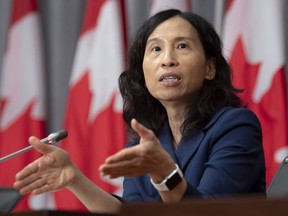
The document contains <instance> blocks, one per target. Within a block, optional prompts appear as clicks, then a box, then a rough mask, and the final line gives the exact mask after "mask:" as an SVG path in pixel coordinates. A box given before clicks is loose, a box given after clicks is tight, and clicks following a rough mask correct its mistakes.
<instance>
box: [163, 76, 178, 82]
mask: <svg viewBox="0 0 288 216" xmlns="http://www.w3.org/2000/svg"><path fill="white" fill-rule="evenodd" d="M177 80H178V79H177V78H176V77H172V76H171V77H165V78H164V79H163V81H168V82H169V81H170V82H172V81H177Z"/></svg>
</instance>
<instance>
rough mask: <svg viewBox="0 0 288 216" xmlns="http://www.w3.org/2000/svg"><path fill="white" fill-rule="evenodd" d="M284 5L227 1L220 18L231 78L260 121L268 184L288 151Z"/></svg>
mask: <svg viewBox="0 0 288 216" xmlns="http://www.w3.org/2000/svg"><path fill="white" fill-rule="evenodd" d="M282 7H283V2H282V1H281V0H277V1H272V0H253V1H251V0H234V1H228V5H227V10H226V14H225V19H224V34H223V41H224V51H225V52H226V56H227V58H228V59H229V60H230V62H231V66H232V69H233V82H234V84H235V86H236V87H238V88H243V89H244V93H243V94H242V97H243V99H244V100H245V102H246V103H247V105H248V107H250V108H251V109H252V110H253V111H254V112H255V113H256V115H257V116H258V118H259V120H260V122H261V125H262V131H263V144H264V151H265V157H266V167H267V186H268V185H269V184H270V182H271V180H272V178H273V176H274V174H275V172H276V171H277V169H278V167H279V163H281V161H282V160H283V158H284V157H285V156H286V155H287V153H288V151H287V149H288V139H287V136H288V131H287V129H288V118H287V95H286V81H285V71H284V64H285V56H284V47H285V46H284V32H283V29H284V28H283V27H284V26H283V21H284V17H283V14H282ZM243 136H245V134H243Z"/></svg>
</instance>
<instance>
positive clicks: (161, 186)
mask: <svg viewBox="0 0 288 216" xmlns="http://www.w3.org/2000/svg"><path fill="white" fill-rule="evenodd" d="M175 166H176V168H175V169H174V170H173V171H172V172H171V173H170V174H169V175H168V176H167V177H166V178H165V179H164V180H163V181H162V182H161V183H155V182H154V181H153V180H152V178H150V181H151V183H152V185H153V186H154V187H155V188H156V189H157V190H158V191H171V190H173V189H174V188H175V187H176V186H177V185H178V184H179V183H180V182H181V181H182V179H183V173H182V171H181V170H180V168H179V166H178V165H177V164H175Z"/></svg>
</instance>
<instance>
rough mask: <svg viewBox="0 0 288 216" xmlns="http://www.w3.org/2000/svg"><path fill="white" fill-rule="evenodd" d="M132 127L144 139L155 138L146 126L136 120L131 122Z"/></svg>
mask: <svg viewBox="0 0 288 216" xmlns="http://www.w3.org/2000/svg"><path fill="white" fill-rule="evenodd" d="M131 127H132V128H133V129H134V130H135V131H136V132H137V133H138V135H139V136H140V137H141V138H142V139H151V138H152V137H154V133H153V132H152V131H151V130H150V129H148V128H146V127H145V126H144V125H142V124H140V123H139V122H138V121H137V120H136V119H132V120H131Z"/></svg>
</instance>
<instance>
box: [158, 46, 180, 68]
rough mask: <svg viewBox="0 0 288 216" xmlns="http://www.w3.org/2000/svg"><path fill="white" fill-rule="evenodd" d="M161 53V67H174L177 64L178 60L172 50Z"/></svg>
mask: <svg viewBox="0 0 288 216" xmlns="http://www.w3.org/2000/svg"><path fill="white" fill-rule="evenodd" d="M163 54H164V55H163V60H162V67H175V66H177V65H178V61H177V59H176V58H175V56H174V53H173V52H171V51H170V50H167V51H166V52H164V53H163Z"/></svg>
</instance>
